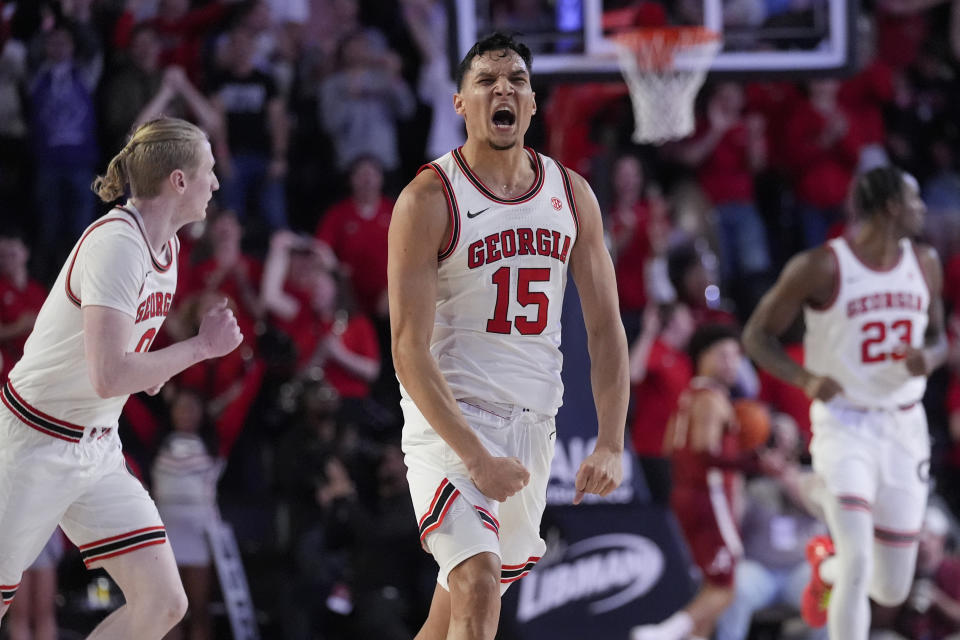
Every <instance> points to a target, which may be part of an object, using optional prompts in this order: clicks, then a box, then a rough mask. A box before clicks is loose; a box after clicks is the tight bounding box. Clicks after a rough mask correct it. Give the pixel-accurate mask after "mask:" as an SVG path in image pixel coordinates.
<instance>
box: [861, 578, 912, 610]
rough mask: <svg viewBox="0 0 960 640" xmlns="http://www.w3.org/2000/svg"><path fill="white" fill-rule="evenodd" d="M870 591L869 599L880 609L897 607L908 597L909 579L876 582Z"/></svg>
mask: <svg viewBox="0 0 960 640" xmlns="http://www.w3.org/2000/svg"><path fill="white" fill-rule="evenodd" d="M876 582H878V583H879V584H874V585H873V588H872V589H871V590H870V598H871V599H872V600H873V601H874V602H876V603H877V604H878V605H880V606H881V607H897V606H900V605H901V604H903V603H904V602H905V601H906V599H907V596H909V595H910V587H911V586H912V584H911V581H910V580H909V579H901V578H897V579H888V580H883V581H882V582H881V581H876Z"/></svg>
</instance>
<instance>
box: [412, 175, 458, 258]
mask: <svg viewBox="0 0 960 640" xmlns="http://www.w3.org/2000/svg"><path fill="white" fill-rule="evenodd" d="M427 169H432V170H433V172H434V173H436V174H437V177H438V178H440V186H441V187H442V188H443V195H444V196H446V198H447V211H448V212H449V213H450V237H449V238H448V239H447V244H446V246H445V247H444V248H443V249H442V250H441V251H440V252H439V253H438V254H437V260H438V261H440V262H443V261H444V260H446V259H447V258H449V257H450V256H451V255H452V254H453V252H454V250H456V248H457V245H458V244H459V243H460V208H459V207H458V206H457V196H456V194H454V192H453V185H451V184H450V179H449V178H448V177H447V174H446V173H445V172H444V170H443V168H442V167H441V166H440V165H438V164H437V163H436V162H430V163H428V164H425V165H423V166H422V167H420V170H419V171H417V174H419V173H420V172H422V171H425V170H427Z"/></svg>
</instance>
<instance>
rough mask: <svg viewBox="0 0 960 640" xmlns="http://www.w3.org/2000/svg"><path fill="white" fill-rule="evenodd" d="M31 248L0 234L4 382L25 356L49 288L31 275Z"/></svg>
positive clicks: (16, 238)
mask: <svg viewBox="0 0 960 640" xmlns="http://www.w3.org/2000/svg"><path fill="white" fill-rule="evenodd" d="M29 259H30V250H29V249H28V248H27V245H26V244H24V242H23V239H22V238H20V237H19V236H18V235H16V234H13V233H10V232H9V231H8V232H4V233H0V360H2V362H0V383H2V382H4V381H6V379H7V374H8V373H9V372H10V369H12V368H13V365H15V364H16V363H17V360H19V359H20V356H22V355H23V345H24V343H26V341H27V336H28V335H30V331H32V330H33V323H34V321H35V320H36V319H37V313H39V312H40V307H41V306H43V301H44V300H45V299H46V297H47V290H46V289H45V288H44V287H43V285H41V284H40V283H39V282H37V281H35V280H33V279H31V278H30V274H29V273H28V272H27V261H28V260H29Z"/></svg>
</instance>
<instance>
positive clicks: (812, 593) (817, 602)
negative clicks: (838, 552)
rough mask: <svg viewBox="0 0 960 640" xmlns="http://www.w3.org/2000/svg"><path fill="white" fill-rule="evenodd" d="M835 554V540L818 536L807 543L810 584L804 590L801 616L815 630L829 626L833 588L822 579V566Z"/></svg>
mask: <svg viewBox="0 0 960 640" xmlns="http://www.w3.org/2000/svg"><path fill="white" fill-rule="evenodd" d="M833 553H834V550H833V540H831V539H830V538H829V537H827V536H817V537H815V538H812V539H811V540H810V542H808V543H807V562H809V563H810V582H809V583H807V587H806V588H805V589H804V590H803V600H802V601H801V603H800V615H801V616H803V621H804V622H806V623H807V624H808V625H810V626H811V627H812V628H814V629H819V628H820V627H822V626H824V625H825V624H827V607H828V606H829V605H830V592H831V590H832V588H833V587H832V586H831V585H828V584H827V583H825V582H824V581H823V580H822V579H821V578H820V564H821V563H822V562H823V561H824V560H826V559H827V558H829V557H831V556H832V555H833Z"/></svg>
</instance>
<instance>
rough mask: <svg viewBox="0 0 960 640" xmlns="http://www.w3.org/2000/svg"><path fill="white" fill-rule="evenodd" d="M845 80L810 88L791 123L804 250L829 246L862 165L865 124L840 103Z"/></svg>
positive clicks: (789, 141)
mask: <svg viewBox="0 0 960 640" xmlns="http://www.w3.org/2000/svg"><path fill="white" fill-rule="evenodd" d="M839 90H840V81H839V80H836V79H833V78H828V79H819V80H813V81H811V82H810V83H809V85H807V99H806V100H804V101H803V102H801V103H800V104H799V105H798V106H797V108H796V110H795V111H794V112H793V115H792V116H791V117H790V120H789V121H788V122H787V132H786V134H787V144H788V145H789V150H790V153H789V157H790V159H791V162H792V173H793V175H792V178H793V183H794V190H795V191H796V195H797V201H798V203H799V205H800V223H801V227H802V229H803V246H804V248H806V247H814V246H817V245H820V244H822V243H823V241H824V240H825V239H826V237H827V229H828V228H829V227H830V225H831V224H832V223H833V222H835V221H837V220H839V219H840V218H841V217H842V211H843V208H844V205H845V203H846V200H847V191H848V189H849V186H850V182H851V180H852V179H853V175H854V171H855V170H856V168H857V164H858V163H859V162H860V150H861V147H862V146H863V133H862V131H861V124H860V122H859V121H858V119H857V117H856V115H857V114H855V113H852V112H851V111H850V110H849V109H848V108H847V107H846V106H844V105H842V104H841V103H840V101H839V99H838V93H839Z"/></svg>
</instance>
